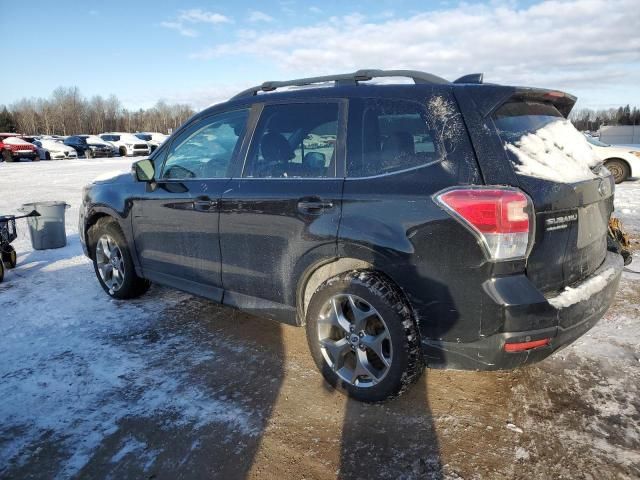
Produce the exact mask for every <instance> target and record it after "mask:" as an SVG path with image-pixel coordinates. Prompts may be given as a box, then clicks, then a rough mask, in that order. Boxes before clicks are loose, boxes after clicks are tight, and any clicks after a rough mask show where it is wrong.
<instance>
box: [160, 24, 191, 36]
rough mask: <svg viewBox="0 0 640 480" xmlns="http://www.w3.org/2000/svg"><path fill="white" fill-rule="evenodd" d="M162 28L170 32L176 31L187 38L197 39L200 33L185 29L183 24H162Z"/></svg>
mask: <svg viewBox="0 0 640 480" xmlns="http://www.w3.org/2000/svg"><path fill="white" fill-rule="evenodd" d="M160 26H161V27H164V28H168V29H170V30H176V31H177V32H178V33H179V34H180V35H184V36H185V37H197V36H198V32H196V31H195V30H194V29H192V28H188V27H185V26H184V24H183V23H181V22H160Z"/></svg>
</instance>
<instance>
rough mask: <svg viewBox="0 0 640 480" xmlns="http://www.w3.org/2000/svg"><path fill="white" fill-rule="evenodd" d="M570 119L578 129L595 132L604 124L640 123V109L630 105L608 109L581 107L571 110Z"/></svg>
mask: <svg viewBox="0 0 640 480" xmlns="http://www.w3.org/2000/svg"><path fill="white" fill-rule="evenodd" d="M569 119H570V120H571V121H572V122H573V124H574V125H575V127H576V128H577V129H578V130H591V131H593V132H595V131H597V130H598V129H599V128H600V127H601V126H602V125H640V109H639V108H638V107H633V108H631V107H629V105H626V106H624V107H618V108H609V109H607V110H593V109H591V108H580V109H578V110H574V111H573V112H571V115H569Z"/></svg>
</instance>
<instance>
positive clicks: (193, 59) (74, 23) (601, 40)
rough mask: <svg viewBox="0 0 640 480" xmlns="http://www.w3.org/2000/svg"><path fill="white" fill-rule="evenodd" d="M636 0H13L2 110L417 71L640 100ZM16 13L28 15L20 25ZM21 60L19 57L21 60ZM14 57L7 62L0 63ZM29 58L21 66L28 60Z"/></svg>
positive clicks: (604, 101)
mask: <svg viewBox="0 0 640 480" xmlns="http://www.w3.org/2000/svg"><path fill="white" fill-rule="evenodd" d="M638 7H639V5H638V2H637V0H610V1H606V0H580V1H578V0H572V1H556V0H547V1H520V2H519V1H514V0H504V1H501V0H497V1H496V0H493V1H485V2H466V3H460V2H453V1H434V2H426V1H424V0H422V1H418V0H393V1H391V0H388V1H387V0H379V1H374V0H356V1H348V0H342V1H334V0H322V1H307V2H303V1H301V0H280V1H273V2H268V1H263V2H249V1H244V0H236V1H233V2H227V1H216V2H202V1H189V0H184V1H168V0H164V1H135V0H130V1H128V2H127V1H119V0H118V1H110V2H88V1H87V2H83V1H65V0H59V1H56V2H50V1H48V2H44V1H28V2H26V1H25V2H9V3H8V4H7V5H3V6H2V13H1V14H0V28H1V29H2V30H1V31H3V32H5V34H6V32H12V35H11V36H10V37H9V38H7V36H6V35H3V37H4V38H3V42H2V43H3V50H4V51H6V52H12V54H11V59H12V60H11V62H13V61H15V62H16V64H19V63H20V62H21V61H25V62H29V65H30V67H31V68H29V72H28V73H26V69H25V70H23V71H22V72H20V70H18V72H17V73H13V74H11V75H2V76H1V77H0V87H1V88H0V92H1V95H0V104H2V103H6V104H10V103H12V102H14V101H16V100H18V99H20V98H23V97H47V96H49V95H50V93H51V91H52V90H53V89H54V88H55V87H57V86H60V85H64V86H72V85H76V86H78V87H79V88H80V90H81V92H82V93H83V94H84V95H85V96H92V95H96V94H101V95H108V94H111V93H114V94H116V95H117V96H118V97H119V98H120V99H121V100H122V102H123V104H124V105H125V106H127V107H129V108H137V107H148V106H150V105H152V104H154V103H155V102H156V101H157V100H158V99H161V98H162V99H165V100H167V101H169V102H186V103H190V104H191V105H192V106H194V107H196V108H202V107H204V106H206V105H210V104H212V103H216V102H219V101H222V100H224V99H225V98H228V97H229V96H231V95H232V94H233V93H234V92H236V91H239V90H241V89H243V88H245V87H247V86H250V85H253V84H257V83H261V82H262V81H264V80H278V79H285V78H291V77H298V76H305V75H307V76H308V75H318V74H329V73H337V72H345V71H352V70H355V69H358V68H411V69H419V70H426V71H430V72H432V73H435V74H438V75H441V76H444V77H446V78H449V79H451V80H453V79H454V78H456V77H457V76H459V75H462V74H464V73H470V72H477V71H482V72H484V73H485V80H486V81H489V82H496V83H512V84H524V85H535V86H544V87H551V88H559V89H563V90H566V91H569V92H571V93H574V94H576V95H578V96H579V105H581V106H589V107H594V108H606V107H609V106H613V105H619V104H626V103H630V104H632V105H640V80H639V77H640V30H638V25H640V8H638ZM12 19H20V22H24V20H25V19H28V25H29V27H28V31H25V32H24V33H21V30H20V27H18V24H17V23H14V22H13V20H12ZM21 59H22V60H21ZM5 60H6V57H5ZM23 65H25V64H23Z"/></svg>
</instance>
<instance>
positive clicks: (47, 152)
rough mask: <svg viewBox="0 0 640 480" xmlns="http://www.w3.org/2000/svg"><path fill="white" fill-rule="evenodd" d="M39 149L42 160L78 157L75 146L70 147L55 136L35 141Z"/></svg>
mask: <svg viewBox="0 0 640 480" xmlns="http://www.w3.org/2000/svg"><path fill="white" fill-rule="evenodd" d="M33 144H34V145H35V146H36V148H37V149H38V156H39V157H40V160H66V159H76V158H78V152H76V150H75V148H72V147H69V146H67V145H65V144H64V143H62V142H61V141H60V140H57V139H55V138H40V139H39V140H36V141H34V142H33Z"/></svg>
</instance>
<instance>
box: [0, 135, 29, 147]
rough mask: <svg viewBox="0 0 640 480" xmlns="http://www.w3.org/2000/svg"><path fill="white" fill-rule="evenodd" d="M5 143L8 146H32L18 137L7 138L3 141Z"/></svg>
mask: <svg viewBox="0 0 640 480" xmlns="http://www.w3.org/2000/svg"><path fill="white" fill-rule="evenodd" d="M3 143H6V144H8V145H31V144H30V143H29V142H27V141H26V140H23V139H21V138H18V137H7V138H5V139H4V140H3Z"/></svg>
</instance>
